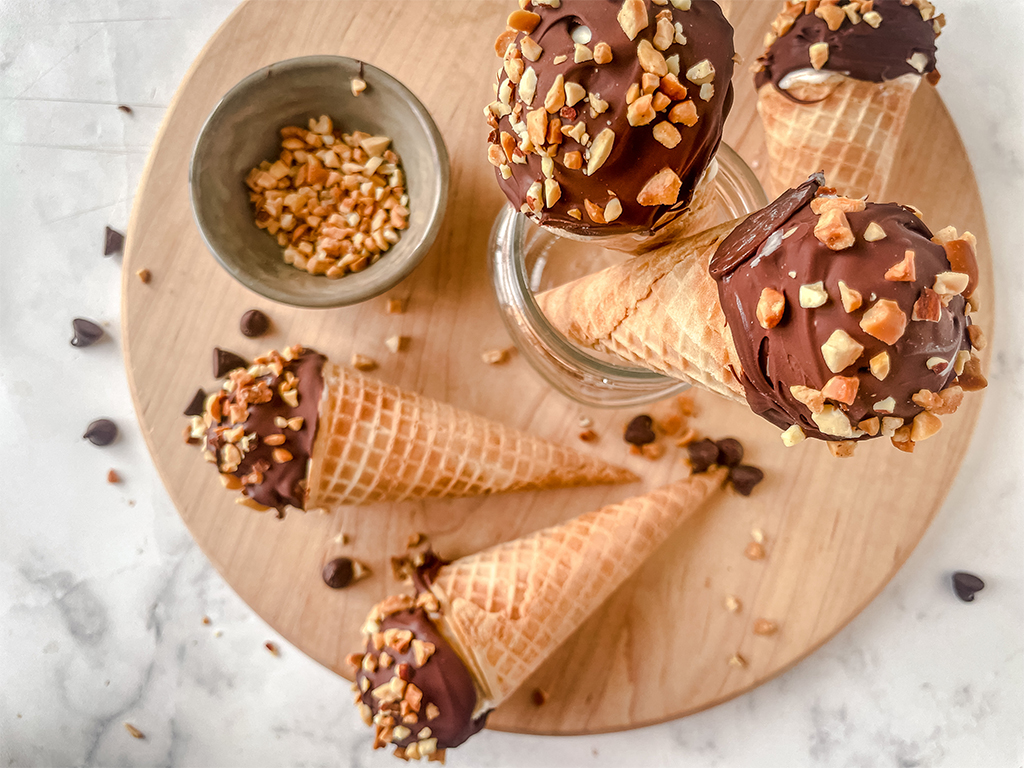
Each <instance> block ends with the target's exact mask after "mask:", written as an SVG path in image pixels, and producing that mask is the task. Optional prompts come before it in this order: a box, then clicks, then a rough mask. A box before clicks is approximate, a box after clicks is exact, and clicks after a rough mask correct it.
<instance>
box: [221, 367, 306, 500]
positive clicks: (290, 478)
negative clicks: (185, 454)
mask: <svg viewBox="0 0 1024 768" xmlns="http://www.w3.org/2000/svg"><path fill="white" fill-rule="evenodd" d="M325 360H326V358H325V357H324V356H323V355H321V354H319V353H317V352H314V351H312V350H308V349H307V350H305V351H303V352H302V354H301V355H299V356H298V357H297V358H296V359H295V360H291V361H287V362H285V363H284V370H283V371H282V374H281V375H280V376H277V375H275V374H273V373H272V372H271V373H268V374H266V375H264V376H260V377H258V378H257V381H262V382H266V384H267V386H268V387H269V389H270V391H271V392H272V393H273V396H272V397H271V398H270V399H269V400H268V401H267V402H264V403H255V402H249V403H248V404H247V408H248V416H247V417H246V419H245V420H244V421H242V422H240V423H241V425H242V426H243V428H244V433H245V434H246V435H251V434H253V433H255V435H256V440H254V441H252V442H251V443H250V444H249V448H250V450H248V451H246V452H244V454H243V456H242V460H241V461H240V462H239V463H238V467H237V468H236V469H234V470H233V471H231V472H229V473H228V474H232V475H234V476H235V477H238V478H240V479H242V483H243V493H244V494H245V495H246V496H248V497H250V498H251V499H252V500H253V501H256V502H258V503H260V504H262V505H264V506H266V507H274V508H276V509H277V510H279V511H280V510H283V509H284V507H286V506H289V505H291V506H293V507H296V508H298V509H304V508H305V481H306V472H307V468H308V464H309V457H310V454H311V453H312V450H313V440H314V439H315V438H316V429H317V424H318V421H319V417H318V414H319V409H320V395H321V393H322V392H323V386H324V380H323V375H322V372H321V369H322V368H323V364H324V362H325ZM287 373H291V374H293V375H294V376H295V378H296V379H297V380H298V384H297V389H298V406H297V407H294V408H293V407H292V406H290V405H288V403H286V402H285V401H284V400H283V399H282V397H281V394H280V392H279V390H278V387H279V385H280V384H281V382H282V380H283V377H284V376H285V375H286V374H287ZM238 394H239V390H238V389H236V390H235V391H234V392H232V393H230V394H229V393H227V392H224V391H223V390H221V392H220V393H219V394H218V397H219V398H220V401H221V412H222V414H223V415H222V417H221V419H220V420H219V421H218V422H215V423H214V424H213V425H212V426H211V427H210V429H209V430H208V431H207V433H206V447H207V448H208V449H209V450H211V451H213V452H214V453H215V454H217V457H218V459H219V463H220V467H221V471H222V472H223V471H224V462H223V458H222V454H221V449H222V448H223V447H224V446H225V445H226V444H227V440H226V438H225V437H224V433H225V432H226V431H227V430H229V429H231V428H232V427H237V426H238V424H232V423H231V421H230V418H229V409H230V406H231V405H232V404H234V403H237V402H238ZM279 416H280V417H283V418H285V419H293V418H295V417H296V416H301V417H302V427H301V428H300V429H298V430H293V429H291V428H289V427H283V428H282V427H279V426H277V425H276V424H275V423H274V420H275V419H276V418H277V417H279ZM268 435H284V442H283V443H282V444H280V445H275V446H271V445H267V443H266V442H265V439H266V437H267V436H268ZM278 448H283V449H284V450H286V451H288V453H290V454H291V455H292V458H291V459H290V460H289V461H285V462H280V463H279V462H277V461H275V460H274V456H273V454H274V451H275V450H276V449H278ZM254 472H255V473H256V474H257V475H258V476H262V481H261V482H251V480H253V479H254V478H253V473H254Z"/></svg>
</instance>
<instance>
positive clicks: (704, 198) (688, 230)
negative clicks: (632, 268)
mask: <svg viewBox="0 0 1024 768" xmlns="http://www.w3.org/2000/svg"><path fill="white" fill-rule="evenodd" d="M717 176H718V165H717V161H716V160H714V159H712V160H711V164H710V165H709V166H708V171H707V172H705V173H704V175H703V176H701V177H700V180H699V181H698V182H697V186H696V187H694V190H693V196H692V197H691V198H690V204H689V206H687V208H686V209H685V210H684V211H683V212H682V213H680V214H679V215H678V216H676V217H675V218H674V219H672V220H671V221H669V222H668V223H667V224H665V225H664V226H662V227H660V228H659V229H657V230H655V231H654V232H653V233H652V234H638V233H635V232H627V233H625V234H621V235H601V234H597V235H579V234H575V233H573V232H566V231H565V230H561V229H549V231H550V232H551V233H552V234H554V235H557V236H558V237H564V238H567V239H569V240H576V241H577V242H583V243H593V244H594V245H599V246H601V247H602V248H608V249H610V250H612V251H621V252H622V253H628V254H630V255H633V256H639V255H642V254H645V253H649V252H650V251H653V250H654V249H656V248H659V247H661V246H662V245H665V244H666V243H671V242H673V241H675V240H678V239H680V238H683V237H687V236H689V235H693V234H696V233H697V232H703V231H704V230H705V229H708V228H709V227H710V226H711V225H712V224H713V223H714V222H715V218H716V217H717V216H718V206H717V205H716V202H717V196H716V194H715V191H716V185H715V179H716V178H717Z"/></svg>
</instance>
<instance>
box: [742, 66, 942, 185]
mask: <svg viewBox="0 0 1024 768" xmlns="http://www.w3.org/2000/svg"><path fill="white" fill-rule="evenodd" d="M921 80H922V78H921V77H920V76H918V75H904V76H902V77H899V78H897V79H895V80H889V81H887V82H884V83H869V82H865V81H863V80H855V79H853V78H850V77H846V76H845V75H840V74H836V75H834V76H833V77H831V78H829V80H827V81H826V82H825V83H821V84H815V85H810V84H798V85H795V86H794V87H792V88H791V89H790V90H789V93H790V94H791V95H792V96H793V97H794V98H796V99H800V100H801V101H811V102H813V103H809V104H801V103H797V102H795V101H793V100H792V99H790V98H787V97H786V96H785V95H784V94H783V93H781V92H780V91H779V90H778V89H777V88H776V87H775V86H774V85H772V84H771V83H768V84H766V85H763V86H761V89H760V90H759V91H758V93H757V111H758V112H759V113H760V115H761V122H762V123H763V125H764V131H765V138H766V141H767V144H768V160H769V165H770V168H771V183H772V196H773V197H775V196H778V195H780V194H782V193H783V192H784V191H785V190H787V189H789V188H791V187H796V186H798V185H799V184H801V183H802V182H803V181H804V180H806V178H807V176H808V175H809V174H812V173H815V172H817V171H822V170H823V171H825V178H827V179H828V182H829V185H830V186H832V187H835V188H836V189H837V190H839V192H840V193H841V194H844V195H847V196H848V197H864V196H865V195H866V196H867V197H868V199H871V200H881V199H884V197H883V194H884V192H885V188H886V184H887V183H888V180H889V173H890V171H891V170H892V166H893V161H894V160H895V158H896V148H897V146H898V145H899V142H900V135H901V134H902V133H903V127H904V125H906V122H907V114H908V113H909V112H910V103H911V101H912V100H913V98H914V94H915V93H916V92H917V88H918V86H919V85H920V84H921Z"/></svg>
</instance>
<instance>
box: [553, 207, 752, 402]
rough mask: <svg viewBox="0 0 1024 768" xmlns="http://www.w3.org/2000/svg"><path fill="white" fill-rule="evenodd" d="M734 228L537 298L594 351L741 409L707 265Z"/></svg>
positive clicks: (728, 339)
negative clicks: (696, 387)
mask: <svg viewBox="0 0 1024 768" xmlns="http://www.w3.org/2000/svg"><path fill="white" fill-rule="evenodd" d="M739 223H740V220H736V221H731V222H728V223H726V224H721V225H719V226H717V227H715V228H714V229H709V230H707V231H705V232H702V233H700V234H698V235H695V236H693V237H690V238H688V239H686V240H681V241H679V242H678V243H674V244H670V245H667V246H664V247H662V248H660V249H658V250H657V251H653V252H651V253H649V254H648V255H646V256H643V257H640V258H638V259H633V260H630V261H627V262H624V263H623V264H619V265H616V266H613V267H609V268H608V269H605V270H603V271H601V272H598V273H596V274H593V275H588V276H586V277H583V278H580V279H579V280H575V281H573V282H571V283H566V284H565V285H562V286H559V287H558V288H554V289H552V290H550V291H546V292H545V293H542V294H540V295H539V296H538V297H537V303H538V304H539V305H540V308H541V310H542V311H543V312H544V314H545V315H546V316H547V318H548V320H549V321H550V322H551V324H552V325H553V326H554V327H555V328H557V329H558V330H559V331H560V332H561V333H562V334H564V335H565V336H566V337H568V338H569V339H570V340H571V341H573V342H575V343H576V344H579V345H580V346H582V347H585V348H590V349H598V350H602V351H606V352H610V353H612V354H615V355H618V356H619V357H621V358H623V359H625V360H627V361H629V362H631V363H634V364H637V365H640V366H643V367H645V368H650V369H651V370H654V371H657V372H659V373H663V374H665V375H667V376H672V377H674V378H678V379H683V380H684V381H689V382H690V383H692V384H697V385H699V386H702V387H704V388H706V389H709V390H711V391H713V392H717V393H719V394H721V395H724V396H725V397H729V398H731V399H733V400H736V401H738V402H742V403H745V402H746V397H745V396H744V390H743V385H742V384H740V382H739V381H738V380H737V379H736V375H735V374H734V371H740V370H742V365H741V364H740V361H739V358H738V356H737V354H736V349H735V347H734V345H733V340H732V334H731V333H730V331H729V328H728V325H727V324H726V320H725V314H724V313H723V312H722V307H721V304H720V302H719V300H718V286H717V285H716V283H715V281H714V279H713V278H712V277H711V275H710V274H709V273H708V264H709V262H710V260H711V257H712V255H713V254H714V253H715V250H716V249H717V248H718V246H719V244H720V243H721V242H722V241H723V240H724V239H725V238H726V237H727V236H728V235H729V233H730V232H732V230H733V229H735V228H736V226H737V225H738V224H739Z"/></svg>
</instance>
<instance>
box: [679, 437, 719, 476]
mask: <svg viewBox="0 0 1024 768" xmlns="http://www.w3.org/2000/svg"><path fill="white" fill-rule="evenodd" d="M686 453H687V455H688V457H689V459H690V467H691V468H692V469H693V473H694V474H695V475H699V474H700V473H701V472H707V471H708V468H709V467H710V466H711V465H712V464H717V463H718V453H719V449H718V444H717V443H715V441H714V440H710V439H708V438H705V439H703V440H697V441H696V442H693V443H690V444H689V445H688V446H686Z"/></svg>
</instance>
